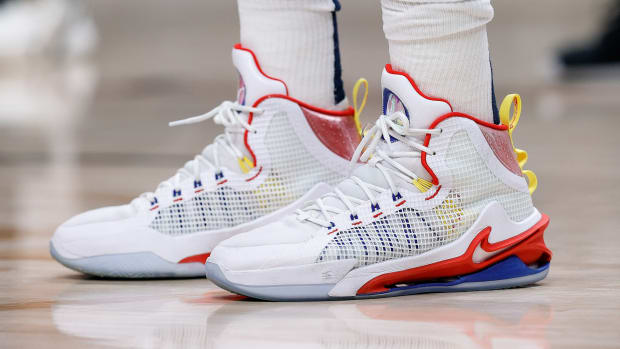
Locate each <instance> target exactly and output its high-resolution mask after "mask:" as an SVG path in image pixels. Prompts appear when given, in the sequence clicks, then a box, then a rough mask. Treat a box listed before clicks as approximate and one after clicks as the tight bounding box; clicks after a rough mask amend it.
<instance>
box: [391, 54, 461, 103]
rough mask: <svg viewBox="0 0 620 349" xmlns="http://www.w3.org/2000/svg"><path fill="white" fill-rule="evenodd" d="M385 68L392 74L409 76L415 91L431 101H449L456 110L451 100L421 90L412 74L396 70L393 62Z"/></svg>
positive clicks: (408, 78)
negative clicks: (429, 94)
mask: <svg viewBox="0 0 620 349" xmlns="http://www.w3.org/2000/svg"><path fill="white" fill-rule="evenodd" d="M385 70H386V71H387V72H388V73H390V74H396V75H402V76H404V77H406V78H407V80H409V83H410V84H411V86H413V88H414V89H415V91H416V92H417V93H418V94H419V95H420V96H422V97H424V98H426V99H430V100H431V101H440V102H444V103H447V104H448V105H449V106H450V110H452V111H454V108H452V104H450V102H449V101H447V100H445V99H443V98H439V97H430V96H427V95H425V94H424V92H422V91H420V89H419V88H418V85H416V83H415V81H413V79H412V78H411V76H409V74H407V73H405V72H400V71H396V70H394V69H393V68H392V65H391V64H386V65H385Z"/></svg>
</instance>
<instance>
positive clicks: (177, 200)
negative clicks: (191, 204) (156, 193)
mask: <svg viewBox="0 0 620 349" xmlns="http://www.w3.org/2000/svg"><path fill="white" fill-rule="evenodd" d="M182 200H183V198H177V199H174V200H172V202H179V201H182Z"/></svg>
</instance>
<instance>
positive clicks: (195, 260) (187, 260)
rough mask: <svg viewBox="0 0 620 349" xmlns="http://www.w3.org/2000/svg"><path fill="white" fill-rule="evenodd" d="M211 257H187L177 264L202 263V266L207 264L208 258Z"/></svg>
mask: <svg viewBox="0 0 620 349" xmlns="http://www.w3.org/2000/svg"><path fill="white" fill-rule="evenodd" d="M210 255H211V253H203V254H197V255H194V256H189V257H185V258H183V259H181V260H180V261H178V262H177V263H202V264H205V263H206V262H207V258H209V256H210Z"/></svg>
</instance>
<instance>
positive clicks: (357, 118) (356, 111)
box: [353, 78, 368, 136]
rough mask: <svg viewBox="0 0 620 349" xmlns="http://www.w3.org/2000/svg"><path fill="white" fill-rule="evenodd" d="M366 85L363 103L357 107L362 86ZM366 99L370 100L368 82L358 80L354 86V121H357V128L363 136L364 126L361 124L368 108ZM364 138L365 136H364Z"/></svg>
mask: <svg viewBox="0 0 620 349" xmlns="http://www.w3.org/2000/svg"><path fill="white" fill-rule="evenodd" d="M362 85H364V97H363V98H362V103H361V104H360V105H359V107H358V105H357V95H358V93H359V89H360V86H362ZM366 99H368V80H366V79H364V78H360V79H358V80H357V82H356V83H355V85H353V110H354V113H353V119H354V120H355V127H356V128H357V132H358V133H359V134H360V135H362V124H361V123H360V115H361V114H362V111H363V110H364V107H365V106H366ZM362 136H363V135H362Z"/></svg>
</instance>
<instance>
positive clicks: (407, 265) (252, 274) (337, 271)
mask: <svg viewBox="0 0 620 349" xmlns="http://www.w3.org/2000/svg"><path fill="white" fill-rule="evenodd" d="M541 217H542V215H541V214H540V212H538V210H536V209H534V211H533V212H532V214H531V215H530V216H529V217H527V218H525V219H524V220H522V221H521V222H514V221H512V220H511V219H510V218H509V217H508V215H507V214H506V211H505V210H504V208H503V207H502V206H501V205H500V204H499V203H497V202H492V203H490V204H489V205H487V207H485V208H484V209H483V210H482V212H481V213H480V215H479V216H478V219H476V221H475V222H474V224H473V225H472V226H471V227H470V228H469V229H468V230H467V231H466V232H465V233H464V234H463V235H462V236H461V237H460V238H458V239H457V240H456V241H453V242H451V243H449V244H447V245H445V246H442V247H439V248H436V249H433V250H431V251H428V252H425V253H422V254H420V255H416V256H411V257H405V258H399V259H394V260H389V261H385V262H382V263H376V264H373V265H369V266H365V267H360V268H357V269H354V270H351V269H352V268H353V266H354V264H355V260H354V259H347V260H338V261H330V262H325V263H315V264H307V265H296V266H290V267H278V268H269V269H254V270H242V271H232V270H228V269H226V268H225V267H223V266H220V269H221V270H222V273H223V274H224V276H225V277H226V279H227V280H228V281H230V282H232V283H235V284H239V285H244V286H287V285H288V286H294V285H318V284H334V283H335V286H334V287H333V288H332V289H331V291H330V292H329V296H331V297H353V296H355V295H356V294H357V291H358V290H359V289H360V288H361V287H362V286H363V285H364V284H366V283H367V282H368V281H370V280H372V279H374V278H375V277H378V276H380V275H383V274H386V273H391V272H397V271H402V270H407V269H411V268H416V267H420V266H424V265H428V264H432V263H436V262H440V261H443V260H447V259H451V258H455V257H458V256H461V255H463V254H464V253H465V252H466V251H467V248H468V247H469V246H470V245H471V242H472V241H473V240H474V239H475V238H476V236H477V235H478V234H479V233H480V231H482V230H483V229H484V228H486V227H489V226H490V227H492V230H491V233H490V235H489V238H488V239H489V242H490V243H497V242H499V241H503V240H506V239H509V238H511V237H513V236H516V235H518V234H520V233H522V232H524V231H526V230H528V229H529V228H531V227H532V226H533V225H535V224H536V223H537V222H538V221H539V220H540V219H541Z"/></svg>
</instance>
